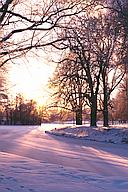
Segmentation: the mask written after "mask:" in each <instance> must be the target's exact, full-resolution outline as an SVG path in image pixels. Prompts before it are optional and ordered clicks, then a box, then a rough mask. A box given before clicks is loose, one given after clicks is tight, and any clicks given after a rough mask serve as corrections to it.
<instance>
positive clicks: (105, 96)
mask: <svg viewBox="0 0 128 192" xmlns="http://www.w3.org/2000/svg"><path fill="white" fill-rule="evenodd" d="M103 125H104V127H108V126H109V123H108V96H107V93H106V94H105V93H104V109H103Z"/></svg>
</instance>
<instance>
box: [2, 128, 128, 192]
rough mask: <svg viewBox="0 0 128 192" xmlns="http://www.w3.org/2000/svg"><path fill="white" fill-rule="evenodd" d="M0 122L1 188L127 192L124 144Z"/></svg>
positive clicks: (29, 191) (28, 191)
mask: <svg viewBox="0 0 128 192" xmlns="http://www.w3.org/2000/svg"><path fill="white" fill-rule="evenodd" d="M44 129H45V127H38V126H19V127H18V126H15V127H14V126H12V127H11V126H10V127H9V126H3V127H2V126H0V192H21V191H22V192H75V191H76V192H85V191H86V192H128V145H126V144H122V145H119V144H118V145H117V144H110V143H98V142H91V141H84V140H78V139H72V138H63V137H57V136H51V135H47V134H45V133H44V131H42V130H44Z"/></svg>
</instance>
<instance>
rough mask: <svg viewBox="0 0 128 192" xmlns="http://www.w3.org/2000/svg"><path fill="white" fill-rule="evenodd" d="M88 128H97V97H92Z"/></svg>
mask: <svg viewBox="0 0 128 192" xmlns="http://www.w3.org/2000/svg"><path fill="white" fill-rule="evenodd" d="M90 126H91V127H96V126H97V97H96V96H93V97H92V104H91V122H90Z"/></svg>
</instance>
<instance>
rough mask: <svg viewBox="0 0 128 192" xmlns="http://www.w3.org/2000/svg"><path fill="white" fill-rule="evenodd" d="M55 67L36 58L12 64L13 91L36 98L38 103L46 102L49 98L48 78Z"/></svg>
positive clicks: (28, 97) (27, 97) (26, 96)
mask: <svg viewBox="0 0 128 192" xmlns="http://www.w3.org/2000/svg"><path fill="white" fill-rule="evenodd" d="M54 69H55V67H54V66H53V65H48V64H44V63H41V62H37V60H36V59H35V58H32V59H31V60H29V62H23V63H20V64H15V65H12V66H11V70H10V74H9V76H10V81H11V85H12V88H11V92H13V95H14V94H17V93H21V94H23V96H24V97H25V98H26V99H33V100H35V101H36V102H37V103H38V105H42V104H45V103H46V102H47V100H48V96H49V91H48V88H47V83H48V79H49V78H50V76H51V75H52V73H53V71H54Z"/></svg>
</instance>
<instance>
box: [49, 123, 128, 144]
mask: <svg viewBox="0 0 128 192" xmlns="http://www.w3.org/2000/svg"><path fill="white" fill-rule="evenodd" d="M45 132H46V133H49V134H54V135H59V136H66V137H74V138H82V139H86V140H92V141H100V142H110V143H128V128H126V127H124V128H123V127H115V128H114V127H111V128H104V127H98V128H92V127H85V126H70V127H65V128H59V129H57V128H55V129H52V130H51V131H45Z"/></svg>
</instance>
